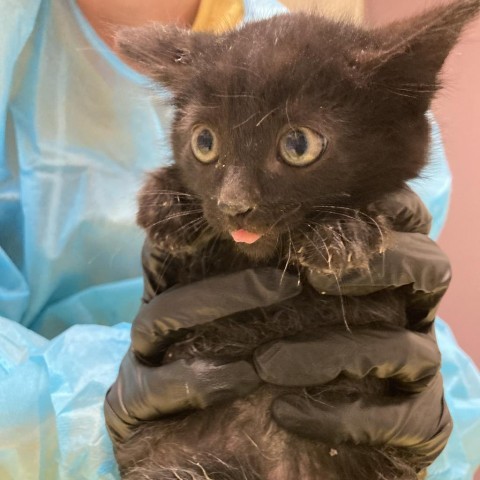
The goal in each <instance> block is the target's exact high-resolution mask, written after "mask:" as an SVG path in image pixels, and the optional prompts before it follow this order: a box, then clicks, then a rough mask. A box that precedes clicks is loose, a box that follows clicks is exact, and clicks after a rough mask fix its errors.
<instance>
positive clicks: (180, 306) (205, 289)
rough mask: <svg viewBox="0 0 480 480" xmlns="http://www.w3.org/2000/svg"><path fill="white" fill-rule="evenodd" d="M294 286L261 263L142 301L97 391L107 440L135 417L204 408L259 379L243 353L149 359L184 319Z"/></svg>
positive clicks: (286, 293) (126, 430)
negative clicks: (229, 357)
mask: <svg viewBox="0 0 480 480" xmlns="http://www.w3.org/2000/svg"><path fill="white" fill-rule="evenodd" d="M300 291H301V287H300V286H299V285H298V281H297V278H296V277H295V278H294V277H291V276H288V275H285V276H284V275H283V274H282V272H281V271H279V270H276V269H268V268H266V269H258V270H245V271H242V272H238V273H233V274H230V275H223V276H218V277H214V278H210V279H208V280H203V281H201V282H196V283H192V284H189V285H187V286H182V287H178V288H174V289H171V290H167V291H166V292H164V293H162V294H160V295H158V296H156V297H154V298H153V299H152V300H151V301H150V302H149V303H147V304H145V305H143V306H142V308H141V310H140V313H139V314H138V316H137V317H136V319H135V321H134V324H133V326H132V346H131V349H130V350H129V351H128V352H127V355H126V356H125V358H124V359H123V361H122V364H121V366H120V372H119V375H118V377H117V380H116V381H115V383H114V384H113V385H112V387H111V388H110V390H109V391H108V393H107V396H106V399H105V420H106V423H107V428H108V431H109V433H110V436H111V438H112V440H113V442H114V444H116V443H118V442H122V441H125V440H126V439H127V438H128V437H129V435H130V434H131V432H132V430H133V429H134V427H135V426H136V425H138V423H139V422H141V421H144V420H152V419H155V418H159V417H161V416H163V415H168V414H172V413H176V412H178V411H181V410H186V409H191V408H205V407H207V406H208V405H212V404H213V403H218V402H220V401H225V400H228V399H233V398H238V397H241V396H245V395H247V394H249V393H251V392H252V391H253V390H255V389H256V388H257V387H258V386H259V385H260V384H261V380H260V379H259V377H258V376H257V374H256V373H255V370H254V368H253V366H252V364H250V363H248V362H246V361H239V362H234V363H230V364H227V365H216V364H214V363H211V362H206V361H204V360H195V361H185V360H179V361H176V362H173V363H170V364H167V365H162V366H156V365H155V364H156V363H157V362H159V361H161V359H162V355H163V353H164V350H165V348H167V347H168V345H169V342H172V341H174V340H175V339H176V338H177V337H178V335H179V334H180V333H181V332H182V331H183V329H185V328H186V327H191V326H194V325H199V324H202V323H208V322H211V321H213V320H216V319H218V318H221V317H225V316H228V315H231V314H233V313H237V312H240V311H244V310H248V309H253V308H258V307H262V306H268V305H272V304H275V303H278V302H281V301H282V300H286V299H288V298H291V297H293V296H295V295H297V294H298V293H300Z"/></svg>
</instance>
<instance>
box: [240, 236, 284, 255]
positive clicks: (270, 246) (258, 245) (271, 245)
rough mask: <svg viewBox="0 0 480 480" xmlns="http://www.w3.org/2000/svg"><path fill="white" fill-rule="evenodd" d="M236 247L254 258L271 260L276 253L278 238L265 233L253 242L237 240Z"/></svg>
mask: <svg viewBox="0 0 480 480" xmlns="http://www.w3.org/2000/svg"><path fill="white" fill-rule="evenodd" d="M235 247H236V248H237V250H238V251H240V252H241V253H242V254H243V255H245V256H247V257H249V258H251V259H253V260H262V261H264V260H269V259H270V258H271V257H273V256H274V255H275V253H276V247H277V238H275V237H273V236H270V235H268V236H267V235H264V236H262V237H260V238H259V239H258V240H256V241H255V242H252V243H245V242H235Z"/></svg>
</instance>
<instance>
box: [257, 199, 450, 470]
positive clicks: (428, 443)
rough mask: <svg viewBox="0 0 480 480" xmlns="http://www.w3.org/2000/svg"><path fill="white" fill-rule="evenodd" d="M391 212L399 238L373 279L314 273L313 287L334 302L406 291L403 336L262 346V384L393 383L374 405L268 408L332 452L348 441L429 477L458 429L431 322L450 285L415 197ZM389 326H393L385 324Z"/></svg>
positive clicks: (373, 332)
mask: <svg viewBox="0 0 480 480" xmlns="http://www.w3.org/2000/svg"><path fill="white" fill-rule="evenodd" d="M386 202H388V203H387V204H384V205H383V211H386V212H387V213H388V212H389V213H390V215H391V217H392V219H395V222H396V225H397V226H398V228H401V229H402V230H403V231H402V232H395V233H394V240H395V241H394V244H393V247H391V248H390V249H389V250H387V251H386V252H385V253H384V254H383V255H380V254H379V255H377V256H376V257H375V258H373V259H372V261H371V263H370V271H369V272H368V273H362V272H354V273H351V274H349V275H348V276H346V277H344V278H342V279H340V285H341V288H340V291H339V288H338V284H337V282H336V279H334V278H329V277H327V276H325V275H319V274H317V273H316V272H315V271H310V272H309V273H308V277H309V281H310V283H311V285H312V286H314V287H315V288H316V289H317V290H319V291H320V292H322V293H323V292H324V293H327V294H329V295H338V294H340V293H341V294H343V295H366V294H369V293H373V292H377V291H380V290H384V289H391V288H402V289H404V290H405V292H406V293H407V305H406V313H407V318H408V321H409V328H410V329H411V330H407V329H404V328H400V327H394V326H383V327H379V326H378V325H377V326H375V327H361V328H352V331H351V332H349V331H346V330H345V328H344V327H339V328H336V329H332V328H329V329H326V328H323V329H319V332H318V334H317V335H316V337H315V338H312V337H311V336H310V337H309V338H305V337H302V336H298V337H296V338H289V339H285V340H283V341H277V342H272V343H270V344H268V345H264V346H262V347H260V348H259V349H258V350H257V351H256V354H255V366H256V369H257V373H258V374H259V376H260V377H261V378H262V380H263V381H265V382H268V383H272V384H275V385H282V386H292V387H293V386H296V387H312V386H319V385H324V384H326V383H328V382H330V381H332V380H334V379H336V378H337V377H339V376H340V375H344V376H347V377H350V378H356V379H361V378H364V377H366V376H368V375H373V376H376V377H377V378H382V379H390V380H391V383H392V384H393V385H394V386H395V387H396V389H395V392H394V394H393V395H392V396H385V397H380V398H378V399H377V401H376V402H375V403H371V401H369V402H365V401H363V400H362V399H359V400H355V401H352V402H348V401H345V402H344V403H341V404H337V405H328V406H327V405H325V404H324V403H321V402H315V401H312V400H311V399H309V397H307V396H305V395H302V394H298V395H285V396H282V397H280V398H277V399H276V400H275V401H274V403H273V405H272V415H273V418H274V419H275V420H276V421H277V422H278V424H279V425H281V426H282V427H283V428H285V429H287V430H290V431H293V432H296V433H297V434H299V435H302V436H309V437H313V438H316V439H318V440H321V441H324V442H326V443H327V444H331V445H335V444H341V443H345V442H352V443H355V444H366V445H389V446H395V447H404V448H406V449H408V451H409V454H410V455H412V456H413V457H414V458H415V461H416V464H417V465H419V466H420V467H422V468H424V467H426V466H428V465H429V464H430V463H432V462H433V460H435V458H436V457H437V456H438V455H439V454H440V452H441V451H442V450H443V448H444V447H445V445H446V443H447V440H448V438H449V436H450V432H451V430H452V420H451V417H450V414H449V411H448V408H447V406H446V404H445V401H444V398H443V383H442V378H441V375H440V373H439V369H440V353H439V350H438V347H437V343H436V339H435V334H434V326H433V321H434V318H435V312H436V310H437V307H438V303H439V301H440V299H441V297H442V296H443V294H444V293H445V291H446V289H447V286H448V283H449V281H450V265H449V262H448V259H447V258H446V256H445V255H444V254H443V253H442V252H441V250H440V249H439V248H438V246H437V245H436V244H435V243H434V242H433V241H432V240H430V239H429V238H428V237H427V236H426V233H427V232H428V229H429V224H430V216H429V214H428V212H427V211H426V209H425V207H424V206H423V204H422V203H421V202H420V200H419V199H418V197H417V196H416V195H414V194H413V193H412V192H408V191H407V192H402V193H401V194H399V195H397V196H394V197H390V198H389V200H388V201H386ZM385 320H386V321H388V319H385Z"/></svg>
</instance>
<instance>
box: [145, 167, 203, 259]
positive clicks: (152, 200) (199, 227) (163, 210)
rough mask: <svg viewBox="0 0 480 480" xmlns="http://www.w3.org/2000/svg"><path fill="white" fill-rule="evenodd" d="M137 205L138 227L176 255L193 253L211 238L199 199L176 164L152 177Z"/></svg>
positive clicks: (160, 247)
mask: <svg viewBox="0 0 480 480" xmlns="http://www.w3.org/2000/svg"><path fill="white" fill-rule="evenodd" d="M138 203H139V208H138V213H137V223H138V225H140V226H141V227H142V228H144V229H145V230H146V232H147V235H148V236H149V238H150V240H151V241H152V243H154V244H155V245H156V246H157V247H158V248H159V249H160V250H163V251H165V252H168V253H170V254H171V255H173V256H178V255H183V254H191V253H194V252H195V251H197V250H198V248H199V244H202V245H203V244H205V243H206V242H207V241H208V240H209V239H210V238H211V237H212V233H211V232H210V229H209V228H208V224H207V221H206V220H205V217H204V216H203V208H202V203H201V199H200V197H199V196H198V195H194V194H192V193H190V192H188V191H187V190H186V189H185V188H184V187H183V184H182V182H181V180H180V177H179V172H178V169H177V167H176V166H174V165H172V166H170V167H166V168H161V169H158V170H155V171H154V172H151V173H150V174H149V176H148V179H147V181H146V183H145V185H144V186H143V188H142V189H141V191H140V193H139V194H138Z"/></svg>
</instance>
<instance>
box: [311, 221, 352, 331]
mask: <svg viewBox="0 0 480 480" xmlns="http://www.w3.org/2000/svg"><path fill="white" fill-rule="evenodd" d="M309 227H310V228H311V229H312V230H313V231H314V232H315V230H314V229H313V227H311V226H310V225H309ZM316 233H318V232H316ZM318 237H319V238H320V240H321V241H322V243H323V246H324V247H325V250H326V251H327V254H328V261H327V263H328V266H329V268H330V273H331V274H332V275H333V277H334V278H335V283H336V284H337V289H338V296H339V299H340V308H341V309H342V317H343V323H344V324H345V328H346V329H347V331H348V332H350V333H351V330H350V326H349V325H348V322H347V314H346V311H345V302H344V300H343V293H342V288H341V286H340V281H339V279H338V275H337V274H336V273H335V271H334V270H333V269H332V256H331V254H330V251H329V250H328V246H327V243H326V242H325V240H324V239H323V237H322V236H321V235H318ZM307 238H308V237H307ZM310 242H311V244H312V245H313V247H314V248H315V249H316V250H317V251H318V252H319V253H320V255H322V257H323V258H325V256H324V255H323V253H322V252H321V250H320V249H319V247H318V245H317V244H316V243H314V242H312V241H311V240H310Z"/></svg>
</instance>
